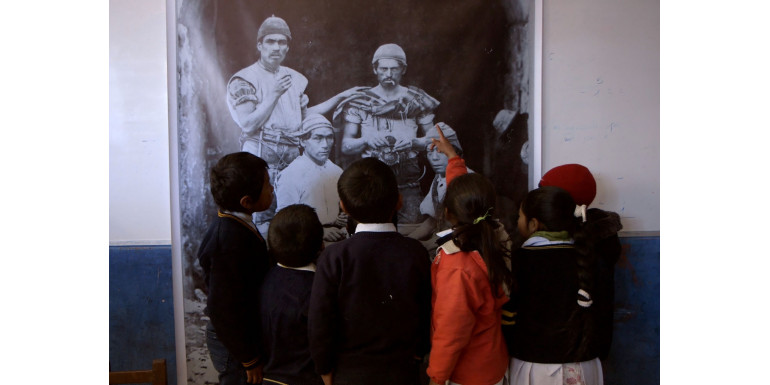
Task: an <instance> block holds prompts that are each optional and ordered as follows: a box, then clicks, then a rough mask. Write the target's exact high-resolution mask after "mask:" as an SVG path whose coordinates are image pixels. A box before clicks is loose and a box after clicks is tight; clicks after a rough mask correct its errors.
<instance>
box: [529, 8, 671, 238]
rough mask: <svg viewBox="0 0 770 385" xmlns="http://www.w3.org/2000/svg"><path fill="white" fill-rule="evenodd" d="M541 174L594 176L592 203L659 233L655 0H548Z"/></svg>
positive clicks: (631, 227) (627, 223)
mask: <svg viewBox="0 0 770 385" xmlns="http://www.w3.org/2000/svg"><path fill="white" fill-rule="evenodd" d="M543 8H544V10H543V120H542V135H543V172H546V171H548V170H549V169H551V168H552V167H555V166H558V165H561V164H565V163H580V164H583V165H584V166H586V167H588V168H589V169H590V170H591V171H592V173H593V174H594V176H595V177H596V179H597V184H598V192H597V197H596V200H595V201H594V203H593V204H592V206H593V207H599V208H604V209H607V210H611V211H615V212H617V213H619V214H620V216H621V220H622V222H623V226H624V230H625V231H645V232H646V231H660V48H659V42H660V8H659V2H658V1H650V0H590V1H588V0H583V1H544V4H543Z"/></svg>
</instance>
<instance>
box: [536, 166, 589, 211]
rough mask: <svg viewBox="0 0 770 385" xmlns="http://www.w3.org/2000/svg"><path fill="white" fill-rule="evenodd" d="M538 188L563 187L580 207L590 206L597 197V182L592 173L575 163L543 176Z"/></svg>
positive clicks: (552, 170) (550, 171)
mask: <svg viewBox="0 0 770 385" xmlns="http://www.w3.org/2000/svg"><path fill="white" fill-rule="evenodd" d="M538 186H539V187H543V186H556V187H561V188H563V189H565V190H567V192H568V193H569V194H570V195H572V199H573V200H575V204H578V205H586V206H588V205H590V204H591V202H593V200H594V198H595V197H596V180H595V179H594V176H593V175H591V171H588V169H587V168H586V167H585V166H581V165H579V164H574V163H573V164H564V165H561V166H557V167H554V168H552V169H551V170H549V171H548V172H547V173H545V175H543V178H542V179H540V183H539V184H538Z"/></svg>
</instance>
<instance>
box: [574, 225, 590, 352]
mask: <svg viewBox="0 0 770 385" xmlns="http://www.w3.org/2000/svg"><path fill="white" fill-rule="evenodd" d="M572 237H573V239H574V240H575V249H576V250H577V252H578V258H577V261H576V263H577V281H578V289H582V290H584V291H585V292H586V293H588V295H587V296H583V295H581V294H578V293H575V295H576V300H578V301H586V302H588V303H592V302H593V300H594V293H595V290H594V289H595V288H596V286H595V280H596V275H595V271H596V254H595V253H594V252H593V248H592V246H591V244H590V236H589V234H588V233H587V232H586V228H585V227H584V226H583V219H582V217H579V218H576V224H575V231H574V233H573V235H572ZM594 309H595V308H594V306H593V304H591V305H589V306H583V305H578V306H577V307H576V309H575V310H574V312H573V314H572V315H571V317H570V318H571V319H572V321H574V322H578V325H580V327H579V328H578V330H579V332H578V334H577V335H575V336H574V338H575V344H574V345H573V346H574V347H575V349H576V355H577V356H578V357H588V356H589V355H593V354H594V353H593V352H592V351H593V349H592V345H593V338H594V336H595V335H596V331H595V327H596V326H595V325H596V322H595V319H594V313H595V311H594ZM590 358H593V357H590Z"/></svg>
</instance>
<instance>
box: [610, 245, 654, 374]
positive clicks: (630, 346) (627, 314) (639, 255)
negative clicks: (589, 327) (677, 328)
mask: <svg viewBox="0 0 770 385" xmlns="http://www.w3.org/2000/svg"><path fill="white" fill-rule="evenodd" d="M620 241H621V243H622V245H623V254H622V255H621V257H620V260H619V261H618V264H617V265H616V266H615V322H614V329H613V338H612V348H611V350H610V356H609V357H608V358H607V360H605V361H604V362H602V366H603V367H604V374H605V377H604V383H605V384H606V385H652V384H660V237H633V238H632V237H629V238H621V239H620Z"/></svg>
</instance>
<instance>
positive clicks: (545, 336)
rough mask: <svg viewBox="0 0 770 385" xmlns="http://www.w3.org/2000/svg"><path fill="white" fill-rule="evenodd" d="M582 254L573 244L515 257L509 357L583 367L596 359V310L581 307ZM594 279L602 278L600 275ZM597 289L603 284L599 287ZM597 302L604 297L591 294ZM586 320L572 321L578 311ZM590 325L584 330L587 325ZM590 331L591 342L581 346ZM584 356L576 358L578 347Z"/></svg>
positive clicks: (530, 249)
mask: <svg viewBox="0 0 770 385" xmlns="http://www.w3.org/2000/svg"><path fill="white" fill-rule="evenodd" d="M577 258H578V252H577V250H576V249H575V248H574V247H573V246H572V245H547V246H528V247H522V248H520V249H518V250H517V251H516V253H515V255H514V258H513V270H514V274H515V277H516V284H517V285H516V286H517V289H516V290H515V291H514V292H513V293H512V295H511V302H512V304H513V308H514V310H513V311H514V312H516V315H515V321H516V323H515V324H514V325H513V327H512V338H511V343H510V345H509V346H510V347H511V350H510V351H509V354H510V355H511V356H512V357H516V358H518V359H520V360H523V361H528V362H536V363H545V364H548V363H568V362H582V361H588V360H591V359H594V358H596V357H597V356H598V346H597V336H596V334H595V330H596V326H597V324H596V322H597V321H596V320H597V317H596V312H597V307H596V306H593V305H592V306H591V307H589V308H581V307H580V306H579V305H578V303H577V299H578V296H577V292H578V278H577ZM594 277H596V278H597V279H598V276H597V274H596V272H594ZM596 286H599V285H595V287H596ZM592 291H593V292H592V293H591V298H592V299H593V300H594V302H596V301H597V300H599V299H600V298H603V297H604V296H606V293H604V292H601V291H600V290H598V289H594V290H592ZM578 309H579V310H580V311H582V312H583V313H582V314H584V315H586V316H585V317H575V318H573V317H572V315H573V312H574V311H575V310H578ZM585 322H591V323H592V324H591V325H590V326H591V327H589V328H587V329H586V328H585V327H584V323H585ZM586 330H588V333H589V334H588V335H587V336H586V337H587V342H586V343H585V344H583V345H580V343H579V341H580V340H581V339H582V337H583V336H584V332H585V331H586ZM581 346H583V347H584V348H583V349H582V350H583V353H578V351H579V350H581V349H580V347H581Z"/></svg>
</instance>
